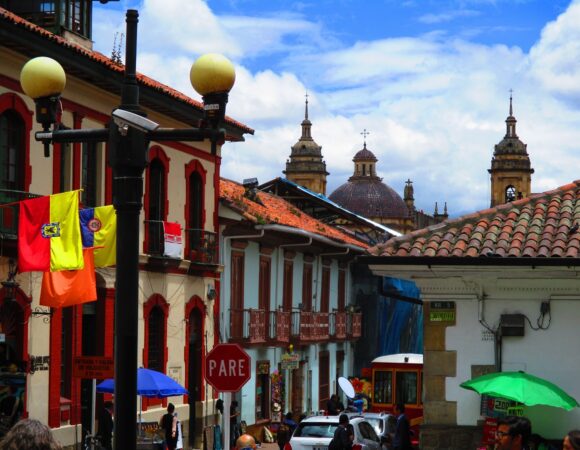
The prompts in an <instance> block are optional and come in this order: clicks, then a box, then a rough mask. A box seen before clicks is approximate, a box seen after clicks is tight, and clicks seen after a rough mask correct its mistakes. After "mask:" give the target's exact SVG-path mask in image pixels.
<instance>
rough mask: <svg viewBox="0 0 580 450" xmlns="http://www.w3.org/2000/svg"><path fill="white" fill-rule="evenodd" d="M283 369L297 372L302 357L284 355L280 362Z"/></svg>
mask: <svg viewBox="0 0 580 450" xmlns="http://www.w3.org/2000/svg"><path fill="white" fill-rule="evenodd" d="M280 367H281V368H282V369H288V370H295V369H298V367H300V355H299V354H298V353H284V354H283V355H282V361H280Z"/></svg>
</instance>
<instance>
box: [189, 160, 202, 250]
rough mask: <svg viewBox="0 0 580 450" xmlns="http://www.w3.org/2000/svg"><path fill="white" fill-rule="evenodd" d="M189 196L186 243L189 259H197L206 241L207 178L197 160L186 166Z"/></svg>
mask: <svg viewBox="0 0 580 450" xmlns="http://www.w3.org/2000/svg"><path fill="white" fill-rule="evenodd" d="M185 176H186V185H187V196H186V202H185V217H186V226H185V228H186V245H187V249H188V252H186V254H188V255H189V259H191V260H192V261H195V260H197V258H198V257H199V256H201V253H202V251H201V250H202V249H203V248H207V247H205V246H204V244H205V243H206V238H207V236H206V233H205V180H206V170H205V169H204V168H203V166H202V165H201V163H200V162H199V161H197V160H193V161H191V162H190V163H189V164H187V166H185Z"/></svg>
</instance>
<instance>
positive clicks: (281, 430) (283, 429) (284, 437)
mask: <svg viewBox="0 0 580 450" xmlns="http://www.w3.org/2000/svg"><path fill="white" fill-rule="evenodd" d="M296 426H297V423H296V422H294V419H293V417H292V413H291V412H287V413H286V415H285V416H284V419H283V420H282V422H281V423H280V426H279V427H278V433H276V442H277V443H278V447H279V448H280V450H284V446H285V445H286V443H288V442H289V441H290V438H291V437H292V433H294V430H295V429H296Z"/></svg>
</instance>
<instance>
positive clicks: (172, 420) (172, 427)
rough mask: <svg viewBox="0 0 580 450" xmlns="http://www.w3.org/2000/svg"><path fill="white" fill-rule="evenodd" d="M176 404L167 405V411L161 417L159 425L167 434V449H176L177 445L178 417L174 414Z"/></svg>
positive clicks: (165, 434)
mask: <svg viewBox="0 0 580 450" xmlns="http://www.w3.org/2000/svg"><path fill="white" fill-rule="evenodd" d="M174 412H175V405H174V404H173V403H170V404H169V405H167V413H166V414H163V416H161V419H159V427H160V428H161V429H162V430H163V432H164V436H165V449H166V450H175V448H176V447H175V446H176V445H177V417H175V416H174V415H173V413H174Z"/></svg>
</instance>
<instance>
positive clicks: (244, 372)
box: [205, 344, 251, 392]
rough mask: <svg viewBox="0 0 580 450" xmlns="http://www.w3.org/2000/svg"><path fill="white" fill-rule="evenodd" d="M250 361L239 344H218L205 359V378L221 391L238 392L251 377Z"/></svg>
mask: <svg viewBox="0 0 580 450" xmlns="http://www.w3.org/2000/svg"><path fill="white" fill-rule="evenodd" d="M250 363H251V358H250V355H248V354H247V353H246V352H245V351H244V349H242V347H240V346H239V345H238V344H218V345H216V346H215V347H214V348H213V349H212V350H211V351H210V352H209V353H208V354H207V357H206V359H205V379H206V380H207V382H208V383H209V384H211V385H212V386H213V387H214V388H215V389H216V390H218V391H219V392H237V391H239V390H240V389H241V388H242V386H243V385H244V384H246V383H247V382H248V380H249V379H250V376H251V371H250Z"/></svg>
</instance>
